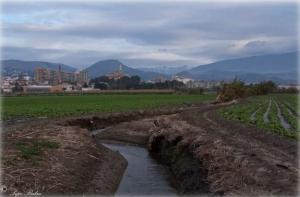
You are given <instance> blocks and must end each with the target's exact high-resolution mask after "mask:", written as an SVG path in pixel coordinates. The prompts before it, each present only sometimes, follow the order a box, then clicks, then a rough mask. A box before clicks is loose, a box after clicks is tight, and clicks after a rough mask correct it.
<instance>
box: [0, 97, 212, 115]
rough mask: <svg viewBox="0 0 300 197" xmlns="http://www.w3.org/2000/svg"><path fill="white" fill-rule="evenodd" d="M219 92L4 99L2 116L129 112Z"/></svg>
mask: <svg viewBox="0 0 300 197" xmlns="http://www.w3.org/2000/svg"><path fill="white" fill-rule="evenodd" d="M214 98H215V95H213V94H208V95H184V94H149V93H147V94H144V93H141V94H103V95H99V94H98V95H76V96H74V95H73V96H54V95H53V96H22V97H21V96H20V97H3V98H2V119H4V120H7V119H12V118H32V117H62V116H71V115H79V114H89V113H96V112H126V111H134V110H140V109H153V108H159V107H168V106H178V105H180V104H183V103H185V102H187V103H195V102H204V101H209V100H213V99H214Z"/></svg>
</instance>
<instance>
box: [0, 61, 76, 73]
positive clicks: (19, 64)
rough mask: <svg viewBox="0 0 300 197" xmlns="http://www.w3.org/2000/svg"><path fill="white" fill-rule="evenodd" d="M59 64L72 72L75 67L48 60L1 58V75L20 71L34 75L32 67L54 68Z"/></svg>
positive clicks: (64, 69)
mask: <svg viewBox="0 0 300 197" xmlns="http://www.w3.org/2000/svg"><path fill="white" fill-rule="evenodd" d="M59 65H61V68H62V70H63V71H69V72H71V71H72V72H73V71H75V70H76V69H75V68H73V67H71V66H68V65H65V64H59V63H50V62H42V61H21V60H2V61H1V66H2V75H4V76H7V75H12V74H20V73H22V72H24V73H27V74H28V75H29V76H33V75H34V69H35V68H36V67H44V68H49V69H53V70H56V69H58V66H59Z"/></svg>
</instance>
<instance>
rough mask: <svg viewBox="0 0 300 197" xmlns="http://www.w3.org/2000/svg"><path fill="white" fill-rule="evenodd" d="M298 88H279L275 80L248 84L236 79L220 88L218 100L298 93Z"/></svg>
mask: <svg viewBox="0 0 300 197" xmlns="http://www.w3.org/2000/svg"><path fill="white" fill-rule="evenodd" d="M297 92H298V90H297V89H296V88H286V89H282V88H278V87H277V85H276V84H275V83H274V82H273V81H263V82H260V83H256V84H249V85H246V84H245V83H244V82H243V81H241V80H238V79H237V78H236V79H234V80H233V81H232V82H231V83H224V84H222V85H221V86H220V87H219V89H218V98H217V101H218V102H226V101H231V100H234V99H239V98H245V97H249V96H257V95H266V94H269V93H297Z"/></svg>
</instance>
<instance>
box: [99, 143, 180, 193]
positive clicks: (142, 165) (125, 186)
mask: <svg viewBox="0 0 300 197" xmlns="http://www.w3.org/2000/svg"><path fill="white" fill-rule="evenodd" d="M102 144H103V145H104V146H106V147H108V148H110V149H111V150H114V151H119V152H120V154H122V155H123V156H124V157H125V158H126V160H127V161H128V166H127V169H126V171H125V173H124V175H123V178H122V181H121V183H120V185H119V188H118V190H117V192H116V194H115V195H134V194H135V195H138V194H139V195H158V194H160V195H168V196H170V195H176V190H175V189H174V188H172V187H171V186H170V185H169V183H168V181H167V178H168V171H167V169H166V168H165V167H164V166H162V165H160V164H158V163H157V162H156V161H155V160H154V159H152V158H151V157H150V155H149V154H148V151H147V150H146V149H145V148H142V147H138V146H132V145H124V144H110V143H102Z"/></svg>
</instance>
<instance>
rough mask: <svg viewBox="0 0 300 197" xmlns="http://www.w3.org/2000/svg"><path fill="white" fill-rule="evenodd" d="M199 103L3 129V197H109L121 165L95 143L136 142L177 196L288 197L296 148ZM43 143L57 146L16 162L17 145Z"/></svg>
mask: <svg viewBox="0 0 300 197" xmlns="http://www.w3.org/2000/svg"><path fill="white" fill-rule="evenodd" d="M219 107H222V105H210V104H203V105H199V106H196V107H195V106H194V107H189V108H184V109H180V110H178V109H174V110H169V111H160V112H159V111H156V112H153V111H152V112H146V111H142V112H135V113H125V114H124V113H123V114H122V113H119V114H118V113H117V114H104V115H93V116H83V117H73V118H66V119H64V120H52V121H49V120H40V121H38V122H34V123H28V125H26V123H22V124H18V125H11V126H9V127H6V128H5V129H6V131H5V132H4V135H3V142H4V145H3V155H2V158H3V159H2V161H3V164H2V170H3V184H4V185H6V186H7V188H8V193H12V192H14V191H16V190H17V191H18V192H28V191H29V190H33V191H35V190H38V191H39V192H41V193H46V194H55V193H57V194H58V193H59V194H83V193H84V194H96V193H97V194H113V193H114V191H115V190H116V189H117V187H118V184H119V182H120V179H121V178H122V174H123V172H124V169H125V168H126V160H125V159H124V158H123V157H122V156H121V155H119V154H118V153H115V152H113V151H110V150H108V149H106V148H105V147H103V146H101V145H100V144H97V143H96V140H95V139H93V137H92V135H91V132H90V131H92V130H96V129H103V130H101V131H100V132H99V133H97V134H96V136H95V137H96V138H99V139H104V140H118V141H124V142H130V143H136V144H140V145H144V146H147V147H148V150H149V151H150V153H151V154H152V155H153V156H154V157H155V158H157V159H158V160H159V161H161V162H162V163H164V164H165V165H167V166H169V168H170V170H171V172H172V173H173V175H174V177H176V182H177V184H176V185H177V187H178V190H179V192H181V193H182V194H212V195H223V194H224V195H243V196H245V195H249V196H253V195H294V196H296V195H297V193H298V189H297V185H298V173H299V168H298V154H297V150H298V143H297V142H296V141H294V140H289V139H286V138H283V137H280V136H278V135H276V134H274V133H271V132H268V131H265V130H261V129H258V128H256V127H254V126H249V125H244V124H241V123H238V122H233V121H229V120H225V119H223V118H222V117H220V116H218V115H217V113H216V109H218V108H219ZM39 138H45V139H48V140H50V141H55V142H58V143H59V145H60V146H59V148H57V149H47V150H45V151H44V152H43V155H42V156H40V157H39V158H38V159H36V161H37V162H36V163H37V164H34V165H33V163H32V161H30V160H25V159H23V158H21V157H20V152H19V151H18V150H17V147H16V142H17V141H20V140H24V139H39Z"/></svg>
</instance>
